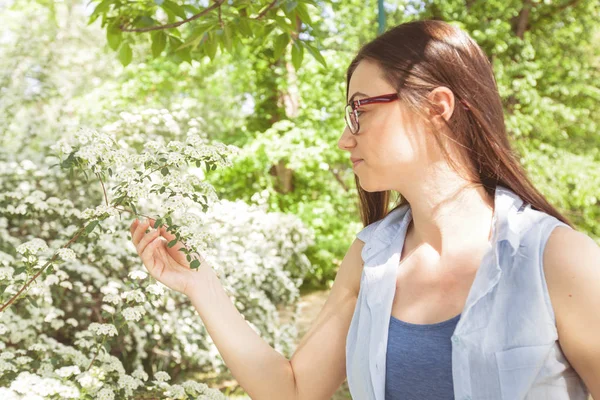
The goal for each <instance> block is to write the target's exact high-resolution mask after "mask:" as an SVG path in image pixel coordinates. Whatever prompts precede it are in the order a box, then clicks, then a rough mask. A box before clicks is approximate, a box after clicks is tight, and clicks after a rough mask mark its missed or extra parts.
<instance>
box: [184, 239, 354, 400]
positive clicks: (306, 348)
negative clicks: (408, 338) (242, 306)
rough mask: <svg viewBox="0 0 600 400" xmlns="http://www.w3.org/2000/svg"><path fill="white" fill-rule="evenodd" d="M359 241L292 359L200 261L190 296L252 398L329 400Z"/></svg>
mask: <svg viewBox="0 0 600 400" xmlns="http://www.w3.org/2000/svg"><path fill="white" fill-rule="evenodd" d="M362 246H363V242H362V241H360V240H355V241H354V243H353V244H352V245H351V246H350V249H349V250H348V253H347V254H346V256H345V257H344V260H343V261H342V264H341V266H340V268H339V270H338V273H337V276H336V278H335V282H334V284H333V287H332V288H331V293H330V295H329V298H328V299H327V301H326V303H325V305H324V306H323V309H322V310H321V312H320V313H319V315H318V317H317V319H316V320H315V322H314V323H313V325H312V326H311V328H310V330H309V331H308V332H307V333H306V335H305V336H304V337H303V338H302V341H301V342H300V344H299V345H298V348H297V349H296V352H295V353H294V355H293V356H292V359H291V361H290V360H288V359H287V358H285V357H284V356H283V355H281V354H280V353H278V352H277V351H275V350H274V349H273V348H272V347H271V346H270V345H269V344H268V343H267V342H265V341H264V339H262V338H261V337H260V336H259V335H258V334H257V333H256V332H255V331H254V330H253V329H252V328H251V327H250V325H248V323H247V322H246V321H245V320H244V318H243V316H242V315H241V314H240V313H239V311H238V310H237V309H236V308H235V306H234V305H233V303H232V302H231V300H230V299H229V297H228V295H227V293H226V292H225V291H224V289H223V287H222V285H221V282H220V281H219V279H218V277H217V276H216V275H215V273H214V272H213V271H212V269H210V268H209V267H206V266H205V264H203V266H202V267H201V272H199V273H198V275H199V279H196V280H195V282H196V285H197V286H196V288H195V289H193V290H192V291H191V292H192V293H191V294H190V295H189V297H190V299H191V301H192V304H193V305H194V307H195V308H196V310H197V311H198V313H199V314H200V317H201V318H202V321H203V322H204V324H205V326H206V329H207V331H208V333H209V334H210V336H211V338H212V339H213V341H214V343H215V345H216V346H217V348H218V350H219V353H220V354H221V356H222V357H223V360H224V361H225V364H226V365H227V367H228V368H229V369H230V370H231V373H232V374H233V376H234V377H235V379H236V380H237V381H238V382H239V383H240V385H241V386H242V387H243V388H244V390H245V391H246V392H247V393H248V395H250V397H251V398H252V399H253V400H261V399H269V400H270V399H286V400H292V399H294V400H305V399H306V400H319V399H323V400H325V399H327V400H328V399H330V398H331V396H332V395H333V394H334V393H335V391H336V390H337V388H339V386H340V385H341V384H342V382H343V381H344V379H345V378H346V352H345V351H346V346H345V345H346V335H347V333H348V328H349V326H350V321H351V319H352V314H353V312H354V307H355V305H356V298H357V295H358V285H359V282H360V274H361V272H362V262H361V256H360V252H361V250H362ZM200 275H201V276H200Z"/></svg>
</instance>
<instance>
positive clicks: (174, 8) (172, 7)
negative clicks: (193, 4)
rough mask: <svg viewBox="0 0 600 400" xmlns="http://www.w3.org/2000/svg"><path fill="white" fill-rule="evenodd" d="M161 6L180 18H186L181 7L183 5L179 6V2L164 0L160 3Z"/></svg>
mask: <svg viewBox="0 0 600 400" xmlns="http://www.w3.org/2000/svg"><path fill="white" fill-rule="evenodd" d="M162 8H164V9H165V10H167V11H170V12H172V13H173V14H175V15H177V16H178V17H179V18H182V19H185V18H186V15H185V10H184V9H183V7H181V6H180V5H179V4H177V3H174V2H172V1H170V0H164V2H163V4H162Z"/></svg>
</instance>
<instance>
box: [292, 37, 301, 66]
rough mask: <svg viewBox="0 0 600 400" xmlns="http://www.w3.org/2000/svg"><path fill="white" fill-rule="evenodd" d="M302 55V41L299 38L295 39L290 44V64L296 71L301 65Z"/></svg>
mask: <svg viewBox="0 0 600 400" xmlns="http://www.w3.org/2000/svg"><path fill="white" fill-rule="evenodd" d="M303 57H304V50H303V47H302V42H301V41H299V40H295V41H294V43H293V45H292V64H293V65H294V68H296V71H297V70H298V69H299V68H300V66H301V65H302V58H303Z"/></svg>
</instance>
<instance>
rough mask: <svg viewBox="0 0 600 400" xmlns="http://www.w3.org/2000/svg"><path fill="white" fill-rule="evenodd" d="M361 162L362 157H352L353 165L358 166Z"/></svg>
mask: <svg viewBox="0 0 600 400" xmlns="http://www.w3.org/2000/svg"><path fill="white" fill-rule="evenodd" d="M361 162H363V160H362V159H360V158H356V159H354V158H353V159H352V167H356V166H357V165H358V164H360V163H361Z"/></svg>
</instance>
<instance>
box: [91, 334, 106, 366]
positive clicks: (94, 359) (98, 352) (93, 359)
mask: <svg viewBox="0 0 600 400" xmlns="http://www.w3.org/2000/svg"><path fill="white" fill-rule="evenodd" d="M105 340H106V335H105V336H104V338H102V342H100V343H98V347H97V349H96V354H94V358H92V362H90V365H88V367H87V369H86V371H89V370H90V368H92V365H93V364H94V361H96V357H98V354H100V347H102V345H103V344H104V341H105Z"/></svg>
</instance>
